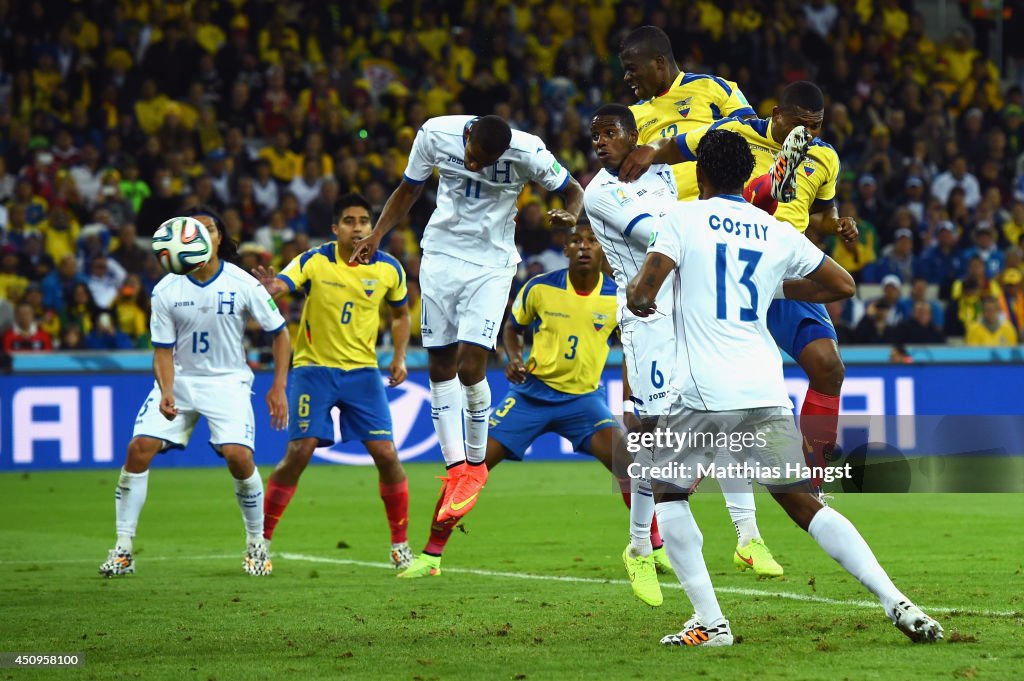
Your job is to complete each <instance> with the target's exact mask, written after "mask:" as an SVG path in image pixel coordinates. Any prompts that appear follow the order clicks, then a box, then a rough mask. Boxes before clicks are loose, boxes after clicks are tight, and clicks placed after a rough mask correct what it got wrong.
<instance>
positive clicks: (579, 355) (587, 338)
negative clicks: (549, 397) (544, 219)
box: [509, 269, 617, 395]
mask: <svg viewBox="0 0 1024 681" xmlns="http://www.w3.org/2000/svg"><path fill="white" fill-rule="evenodd" d="M616 308H617V303H616V297H615V280H614V279H611V278H609V277H605V276H604V275H603V274H602V275H601V276H600V278H599V279H598V282H597V286H595V287H594V290H593V291H589V292H585V293H580V292H578V291H576V290H575V289H574V288H573V286H572V282H570V281H569V270H567V269H565V270H555V271H554V272H548V273H546V274H540V275H537V276H536V277H534V278H532V279H530V280H529V281H528V282H526V285H525V286H523V288H522V289H521V290H520V291H519V295H517V296H516V300H515V302H514V303H513V304H512V312H511V313H510V315H509V317H510V319H511V320H512V323H513V324H514V325H515V327H516V328H517V329H520V330H523V329H526V328H527V327H532V328H533V348H532V349H531V351H530V358H529V360H527V363H526V366H527V368H528V369H529V370H530V373H531V374H532V375H533V376H535V377H536V378H538V379H540V380H541V381H543V382H544V384H545V385H547V386H548V387H549V388H553V389H554V390H557V391H559V392H562V393H567V394H570V395H582V394H584V393H589V392H593V391H594V390H597V386H598V384H599V383H600V380H601V372H602V371H603V370H604V364H605V360H606V359H608V342H609V338H610V337H611V335H612V332H613V331H615V328H616V326H617V323H616V321H615V312H616Z"/></svg>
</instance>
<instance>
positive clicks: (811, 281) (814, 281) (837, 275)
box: [782, 255, 857, 303]
mask: <svg viewBox="0 0 1024 681" xmlns="http://www.w3.org/2000/svg"><path fill="white" fill-rule="evenodd" d="M782 290H783V292H784V293H785V295H786V298H788V299H790V300H802V301H804V302H808V303H831V302H834V301H836V300H844V299H846V298H850V297H852V296H853V295H854V294H855V293H856V292H857V284H856V283H855V282H854V281H853V277H852V276H850V273H849V272H847V271H846V270H845V269H843V267H842V266H841V265H839V264H838V263H836V261H835V260H833V259H832V258H830V257H828V256H827V255H826V256H825V260H824V261H823V262H822V263H821V267H819V268H818V269H817V270H815V271H814V272H812V273H811V274H809V275H808V276H807V277H806V278H804V279H789V280H786V281H785V282H783V284H782Z"/></svg>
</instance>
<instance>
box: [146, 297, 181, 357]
mask: <svg viewBox="0 0 1024 681" xmlns="http://www.w3.org/2000/svg"><path fill="white" fill-rule="evenodd" d="M169 295H170V293H169V292H168V291H167V289H166V288H165V289H164V290H162V291H160V292H159V293H158V294H157V295H155V296H153V302H152V307H151V312H150V317H149V335H150V342H151V343H153V347H155V348H173V347H174V345H175V343H176V342H177V340H178V339H177V335H176V334H175V332H174V320H173V319H171V312H170V310H169V309H168V308H167V302H166V301H167V297H168V296H169Z"/></svg>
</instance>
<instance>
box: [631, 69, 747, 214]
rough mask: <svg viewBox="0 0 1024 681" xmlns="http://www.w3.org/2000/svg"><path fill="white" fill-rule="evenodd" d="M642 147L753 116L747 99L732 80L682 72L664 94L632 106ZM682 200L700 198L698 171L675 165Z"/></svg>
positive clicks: (674, 173) (682, 164)
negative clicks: (729, 120)
mask: <svg viewBox="0 0 1024 681" xmlns="http://www.w3.org/2000/svg"><path fill="white" fill-rule="evenodd" d="M629 108H630V110H631V111H632V112H633V117H634V118H636V127H637V130H639V131H640V139H639V140H638V141H639V143H640V144H648V143H650V142H652V141H654V140H656V139H660V138H662V137H669V138H671V137H675V136H676V135H681V134H683V133H684V132H690V131H691V130H696V129H698V128H703V127H707V126H709V125H711V124H712V123H714V122H715V121H717V120H719V119H722V118H728V117H729V116H753V115H754V109H753V108H751V106H750V103H749V102H747V98H746V97H744V96H743V93H742V92H740V89H739V87H738V86H737V85H736V83H733V82H732V81H728V80H723V79H722V78H717V77H715V76H709V75H706V74H703V73H680V74H679V76H678V77H677V78H676V80H675V83H673V84H672V87H670V88H669V89H668V90H667V91H666V92H665V93H664V94H661V95H658V96H657V97H652V98H651V99H648V100H646V101H643V102H639V103H637V104H634V105H633V106H631V107H629ZM672 174H673V175H674V176H675V178H676V190H677V192H678V193H679V200H680V201H693V200H695V199H696V198H697V194H698V192H697V171H696V169H695V168H694V167H693V166H692V165H691V164H689V163H680V164H677V165H674V166H672Z"/></svg>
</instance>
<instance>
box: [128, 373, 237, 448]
mask: <svg viewBox="0 0 1024 681" xmlns="http://www.w3.org/2000/svg"><path fill="white" fill-rule="evenodd" d="M174 406H175V407H177V408H178V415H177V416H176V417H174V420H173V421H168V420H167V419H165V418H164V416H163V414H161V413H160V387H159V386H158V385H157V383H156V381H154V382H153V389H152V390H151V391H150V393H149V396H148V397H146V401H145V402H143V403H142V407H141V408H140V409H139V415H138V416H136V417H135V429H134V430H133V431H132V437H140V436H142V437H151V438H155V439H157V440H163V441H164V443H165V446H164V449H169V448H174V449H184V448H185V445H187V444H188V441H189V438H191V437H192V431H193V430H195V427H196V423H197V422H198V421H199V417H200V416H205V417H206V422H207V424H208V425H209V426H210V446H212V447H213V448H214V449H215V450H216V451H218V452H220V448H221V447H222V446H223V445H242V446H243V447H247V448H248V449H249V451H255V444H256V443H255V440H256V438H255V435H256V425H255V424H256V419H255V417H254V416H253V411H252V378H250V377H247V376H227V377H225V376H218V377H216V378H200V377H196V376H176V377H175V378H174Z"/></svg>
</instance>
